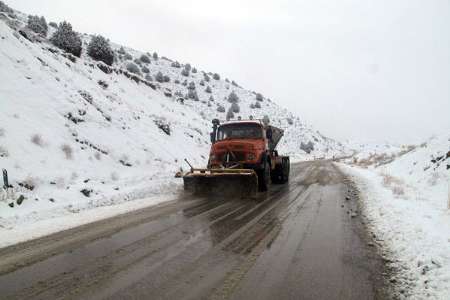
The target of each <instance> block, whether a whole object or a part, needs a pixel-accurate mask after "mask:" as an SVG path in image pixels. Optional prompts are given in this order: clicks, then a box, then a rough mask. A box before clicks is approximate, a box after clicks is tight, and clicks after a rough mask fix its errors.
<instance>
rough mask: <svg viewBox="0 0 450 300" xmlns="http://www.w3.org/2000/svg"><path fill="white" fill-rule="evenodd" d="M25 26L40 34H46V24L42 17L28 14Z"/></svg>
mask: <svg viewBox="0 0 450 300" xmlns="http://www.w3.org/2000/svg"><path fill="white" fill-rule="evenodd" d="M27 27H28V28H29V29H30V30H32V31H33V32H36V33H38V34H40V35H42V36H47V32H48V26H47V21H46V20H45V18H44V17H39V16H28V24H27Z"/></svg>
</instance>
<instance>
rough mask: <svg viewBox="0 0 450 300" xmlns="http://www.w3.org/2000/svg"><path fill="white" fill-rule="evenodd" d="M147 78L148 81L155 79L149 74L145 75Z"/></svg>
mask: <svg viewBox="0 0 450 300" xmlns="http://www.w3.org/2000/svg"><path fill="white" fill-rule="evenodd" d="M145 80H147V81H153V77H152V76H150V75H149V74H147V75H145Z"/></svg>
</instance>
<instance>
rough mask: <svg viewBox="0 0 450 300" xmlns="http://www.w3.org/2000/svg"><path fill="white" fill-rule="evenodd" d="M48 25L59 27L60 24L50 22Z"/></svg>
mask: <svg viewBox="0 0 450 300" xmlns="http://www.w3.org/2000/svg"><path fill="white" fill-rule="evenodd" d="M48 26H50V27H53V28H58V24H56V22H49V23H48Z"/></svg>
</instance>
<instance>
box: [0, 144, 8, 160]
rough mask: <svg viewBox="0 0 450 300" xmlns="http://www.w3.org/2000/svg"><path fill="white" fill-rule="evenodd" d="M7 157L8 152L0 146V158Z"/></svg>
mask: <svg viewBox="0 0 450 300" xmlns="http://www.w3.org/2000/svg"><path fill="white" fill-rule="evenodd" d="M8 156H9V152H8V150H7V149H6V148H3V147H2V146H0V157H8Z"/></svg>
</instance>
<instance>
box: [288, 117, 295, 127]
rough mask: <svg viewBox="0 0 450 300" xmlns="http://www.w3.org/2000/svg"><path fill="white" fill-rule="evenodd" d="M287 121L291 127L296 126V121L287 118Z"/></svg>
mask: <svg viewBox="0 0 450 300" xmlns="http://www.w3.org/2000/svg"><path fill="white" fill-rule="evenodd" d="M286 121H287V123H288V124H289V125H294V121H293V120H292V118H287V119H286Z"/></svg>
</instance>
